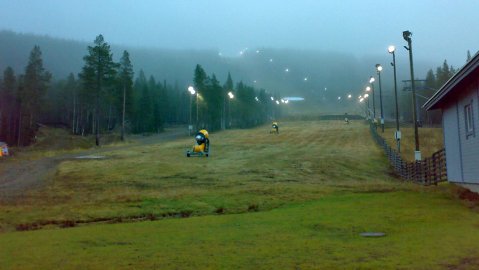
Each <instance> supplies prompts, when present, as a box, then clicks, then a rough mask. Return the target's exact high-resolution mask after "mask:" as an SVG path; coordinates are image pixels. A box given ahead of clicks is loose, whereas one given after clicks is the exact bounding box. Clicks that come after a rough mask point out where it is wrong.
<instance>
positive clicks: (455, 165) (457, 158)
mask: <svg viewBox="0 0 479 270" xmlns="http://www.w3.org/2000/svg"><path fill="white" fill-rule="evenodd" d="M457 118H458V115H457V103H456V102H450V103H449V104H448V106H446V107H445V108H444V109H443V111H442V121H443V123H442V126H443V132H444V145H445V148H446V167H447V179H448V180H449V181H450V182H462V181H463V179H462V167H461V152H460V144H459V132H458V131H459V127H458V125H457V124H458V121H457Z"/></svg>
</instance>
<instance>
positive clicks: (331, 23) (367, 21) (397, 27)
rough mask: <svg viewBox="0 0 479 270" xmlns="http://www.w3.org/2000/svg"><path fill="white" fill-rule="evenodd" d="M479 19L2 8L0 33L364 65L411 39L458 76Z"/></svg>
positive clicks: (51, 0)
mask: <svg viewBox="0 0 479 270" xmlns="http://www.w3.org/2000/svg"><path fill="white" fill-rule="evenodd" d="M478 14H479V1H478V0H397V1H391V0H330V1H324V0H289V1H288V0H284V1H283V0H281V1H280V0H237V1H229V0H196V1H193V0H0V29H2V30H13V31H16V32H22V33H35V34H42V35H44V34H46V35H50V36H52V37H61V38H67V39H76V40H82V41H88V42H91V41H93V40H94V38H95V36H96V35H97V34H99V33H102V34H103V35H104V37H105V39H106V40H107V42H109V43H112V44H120V45H133V46H141V47H160V48H178V49H184V48H194V49H204V48H207V49H216V50H218V51H221V52H222V53H223V54H225V55H235V54H237V53H239V51H240V50H243V49H245V48H249V49H250V50H253V49H256V48H261V47H272V48H299V49H318V50H323V51H324V50H325V51H337V52H352V53H353V54H354V55H356V56H358V57H362V56H369V55H377V54H387V46H388V45H390V44H396V45H398V46H399V47H402V46H403V45H405V41H404V40H403V39H402V31H404V30H410V31H411V32H412V33H413V36H412V38H413V50H414V55H415V57H416V58H418V59H422V60H428V61H433V62H442V61H443V60H444V59H447V60H448V61H449V63H451V64H453V65H454V66H456V67H460V66H462V65H463V64H464V62H465V59H466V52H467V50H470V51H471V53H472V54H474V53H475V52H476V51H477V50H478V49H479V35H478V34H477V29H479V19H478ZM398 53H399V51H398ZM400 53H403V54H405V53H406V52H405V50H404V49H402V50H401V52H400Z"/></svg>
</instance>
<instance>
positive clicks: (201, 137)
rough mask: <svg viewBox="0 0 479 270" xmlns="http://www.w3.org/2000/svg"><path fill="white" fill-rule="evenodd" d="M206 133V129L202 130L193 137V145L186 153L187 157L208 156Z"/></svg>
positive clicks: (208, 144)
mask: <svg viewBox="0 0 479 270" xmlns="http://www.w3.org/2000/svg"><path fill="white" fill-rule="evenodd" d="M208 137H209V136H208V131H207V130H206V129H202V130H200V131H198V133H196V135H195V141H196V143H195V145H193V149H192V150H191V151H190V150H188V151H186V156H187V157H202V156H205V157H208V156H209V154H210V140H209V138H208Z"/></svg>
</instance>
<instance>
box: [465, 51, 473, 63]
mask: <svg viewBox="0 0 479 270" xmlns="http://www.w3.org/2000/svg"><path fill="white" fill-rule="evenodd" d="M471 59H472V57H471V52H470V51H469V50H467V59H466V62H469V61H471Z"/></svg>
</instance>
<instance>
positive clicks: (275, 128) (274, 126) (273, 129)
mask: <svg viewBox="0 0 479 270" xmlns="http://www.w3.org/2000/svg"><path fill="white" fill-rule="evenodd" d="M269 133H274V134H279V126H278V122H273V124H272V125H271V130H270V131H269Z"/></svg>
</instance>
